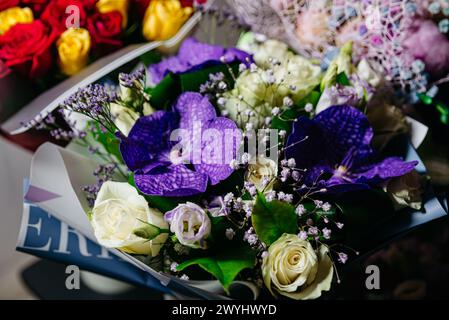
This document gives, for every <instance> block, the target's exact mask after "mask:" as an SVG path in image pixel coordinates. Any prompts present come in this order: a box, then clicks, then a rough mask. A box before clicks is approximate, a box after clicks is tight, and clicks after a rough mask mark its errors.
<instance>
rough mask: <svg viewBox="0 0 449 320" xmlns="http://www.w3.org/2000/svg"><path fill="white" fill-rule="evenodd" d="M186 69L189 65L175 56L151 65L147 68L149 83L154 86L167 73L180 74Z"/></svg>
mask: <svg viewBox="0 0 449 320" xmlns="http://www.w3.org/2000/svg"><path fill="white" fill-rule="evenodd" d="M187 69H189V65H188V64H187V63H186V62H184V61H182V60H180V59H179V58H178V57H176V56H175V57H169V58H165V59H163V60H162V61H161V62H159V63H155V64H152V65H150V67H149V70H150V75H151V81H152V82H153V83H154V84H158V83H159V82H161V81H162V79H164V78H165V76H167V74H168V73H169V72H172V73H180V72H184V71H186V70H187Z"/></svg>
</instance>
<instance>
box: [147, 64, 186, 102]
mask: <svg viewBox="0 0 449 320" xmlns="http://www.w3.org/2000/svg"><path fill="white" fill-rule="evenodd" d="M145 92H146V93H148V94H149V95H150V96H151V98H150V104H151V106H152V107H153V108H156V109H159V110H163V109H166V108H168V107H169V106H170V105H171V103H172V102H173V101H174V100H175V99H176V97H177V96H178V95H179V94H180V93H181V89H180V86H179V78H178V77H177V76H176V75H174V74H172V73H170V74H168V75H167V76H166V77H165V78H164V79H162V81H161V82H159V83H158V85H157V86H156V87H154V88H150V89H146V90H145Z"/></svg>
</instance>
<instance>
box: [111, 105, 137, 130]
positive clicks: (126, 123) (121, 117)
mask: <svg viewBox="0 0 449 320" xmlns="http://www.w3.org/2000/svg"><path fill="white" fill-rule="evenodd" d="M110 110H111V115H112V117H113V120H114V124H115V125H116V126H117V128H118V129H119V130H120V132H121V133H123V134H124V135H125V136H128V134H129V132H130V131H131V129H132V127H133V126H134V124H135V123H136V121H137V120H138V119H139V114H138V113H137V112H135V111H133V110H131V109H129V108H126V107H124V106H122V105H120V104H118V103H111V104H110Z"/></svg>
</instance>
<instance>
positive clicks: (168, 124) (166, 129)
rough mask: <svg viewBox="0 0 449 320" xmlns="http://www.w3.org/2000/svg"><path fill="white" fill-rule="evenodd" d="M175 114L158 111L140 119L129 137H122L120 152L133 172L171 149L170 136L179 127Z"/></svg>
mask: <svg viewBox="0 0 449 320" xmlns="http://www.w3.org/2000/svg"><path fill="white" fill-rule="evenodd" d="M177 123H178V121H177V117H176V115H175V114H174V113H171V112H164V111H157V112H155V113H153V114H151V115H149V116H146V117H141V118H139V119H138V120H137V121H136V123H135V124H134V126H133V128H132V129H131V131H130V133H129V135H128V137H123V136H122V137H120V139H121V143H120V152H121V154H122V157H123V160H124V161H125V163H126V165H127V166H128V168H129V169H131V170H132V171H135V170H137V169H140V168H143V167H145V166H147V165H148V164H149V163H151V162H152V161H155V160H156V159H157V156H158V154H159V153H161V152H163V151H164V150H166V149H167V148H169V135H170V133H171V131H172V130H173V129H174V128H176V127H177Z"/></svg>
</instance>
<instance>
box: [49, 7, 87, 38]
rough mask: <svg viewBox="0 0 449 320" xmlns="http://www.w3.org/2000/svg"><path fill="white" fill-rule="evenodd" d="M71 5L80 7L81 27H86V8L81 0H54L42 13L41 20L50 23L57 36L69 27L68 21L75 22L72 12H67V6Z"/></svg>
mask: <svg viewBox="0 0 449 320" xmlns="http://www.w3.org/2000/svg"><path fill="white" fill-rule="evenodd" d="M88 3H90V1H88ZM71 5H75V6H77V7H78V9H79V27H84V26H85V24H86V10H85V9H86V8H85V4H84V2H83V1H81V0H52V1H51V2H50V3H49V4H48V6H47V7H46V8H45V10H44V12H43V13H42V15H41V20H42V21H44V22H46V23H47V24H49V25H50V26H51V27H52V28H53V32H55V34H56V35H57V36H59V35H61V33H63V32H64V31H65V30H66V29H67V27H68V26H67V22H68V23H73V22H74V19H73V17H72V16H71V12H68V13H66V9H67V7H69V6H71ZM70 26H71V25H69V27H70Z"/></svg>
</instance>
